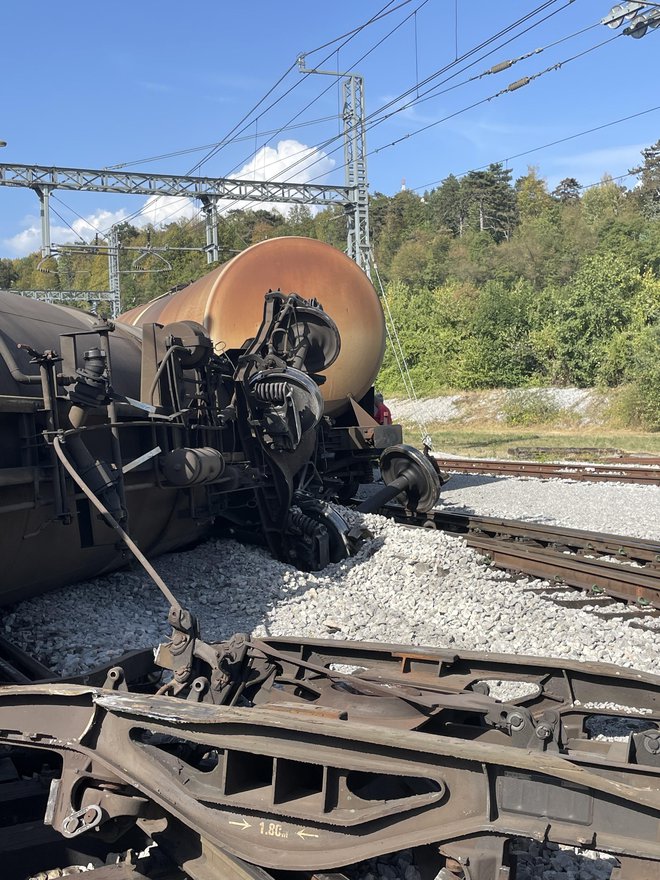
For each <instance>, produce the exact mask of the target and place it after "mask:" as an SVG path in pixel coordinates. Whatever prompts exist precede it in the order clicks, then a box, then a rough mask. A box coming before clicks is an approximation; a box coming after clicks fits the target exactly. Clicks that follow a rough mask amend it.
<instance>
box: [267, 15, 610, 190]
mask: <svg viewBox="0 0 660 880" xmlns="http://www.w3.org/2000/svg"><path fill="white" fill-rule="evenodd" d="M555 2H557V0H548V2H546V3H544V4H542V5H541V6H540V7H538V8H537V9H536V10H534V12H533V13H529V14H528V15H526V16H524V17H523V18H522V19H519V20H518V21H516V22H513V24H511V25H509V26H507V27H506V28H504V29H502V30H501V31H499V32H498V33H497V34H495V35H493V36H492V37H491V38H489V40H487V41H485V42H483V43H481V44H479V45H478V46H476V47H474V48H473V49H470V50H469V51H468V52H466V53H464V54H463V56H461V58H459V59H458V61H457V62H451V63H450V64H448V65H446V66H445V67H443V68H440V70H438V71H436V72H435V73H434V74H431V75H430V76H429V77H427V78H426V79H424V80H423V81H422V82H421V83H418V84H417V85H424V84H426V83H427V82H429V81H430V80H432V79H433V78H435V77H437V76H438V75H440V74H441V73H443V72H446V71H447V70H449V69H450V68H451V67H453V66H455V64H456V63H458V62H460V61H463V60H465V59H466V58H468V57H469V56H470V55H472V54H474V53H475V52H477V51H479V49H481V48H483V47H484V46H487V45H488V44H489V43H490V42H493V41H494V40H495V39H497V38H498V37H499V36H502V35H503V34H506V33H508V32H510V31H511V30H512V29H513V28H514V27H516V26H518V25H519V24H520V23H524V22H525V21H527V20H528V19H529V18H531V17H532V16H533V15H534V14H536V13H537V12H539V11H543V10H544V9H545V8H547V7H548V6H549V5H551V4H552V3H555ZM573 2H574V0H568V2H567V3H566V4H565V5H564V6H562V7H560V8H559V9H556V10H554V11H553V12H551V13H550V14H549V15H547V16H545V18H543V19H541V20H540V21H538V22H535V23H534V24H532V25H530V26H529V27H528V28H526V29H525V30H524V31H522V32H521V33H519V34H515V35H514V36H513V37H511V38H510V39H509V40H507V41H505V42H504V43H501V44H500V45H499V46H497V47H496V48H495V49H492V50H490V51H489V52H487V53H485V54H484V55H481V56H480V57H479V58H478V59H476V60H475V61H473V62H471V63H470V64H468V65H467V66H466V67H463V68H462V69H461V70H460V71H456V72H455V73H453V74H452V75H451V76H449V77H448V78H447V79H445V80H443V81H442V82H443V83H444V82H447V81H448V80H450V79H453V77H454V76H456V75H458V73H460V72H462V70H466V69H468V68H469V67H472V66H474V64H476V63H478V62H479V61H481V60H483V58H486V57H488V55H492V54H493V53H494V52H496V51H498V50H499V49H501V48H503V47H504V46H506V45H507V44H508V43H510V42H512V41H513V40H515V39H518V38H519V37H521V36H522V35H523V34H525V33H527V32H528V31H530V30H532V29H533V28H534V27H537V26H538V25H540V24H542V23H543V22H545V21H547V20H548V18H551V17H552V16H553V15H555V14H557V13H558V12H562V11H563V10H564V9H566V8H567V7H568V6H570V5H571V3H573ZM413 14H414V13H411V15H410V16H408V18H410V17H411V16H412V15H413ZM406 20H407V19H404V21H402V22H401V23H400V24H399V25H398V26H397V27H400V26H401V25H402V24H404V23H405V21H406ZM594 26H595V25H590V26H589V28H587V29H590V28H592V27H594ZM391 33H392V32H390V34H391ZM577 33H581V32H577ZM575 35H576V34H571V35H569V37H566V38H562V39H561V40H558V41H556V42H557V43H559V42H563V40H564V39H569V38H570V37H572V36H575ZM387 36H389V34H388V35H387ZM617 36H621V35H620V34H617ZM611 39H615V37H613V38H611ZM380 42H382V40H381V41H380ZM605 42H608V41H605ZM377 45H378V44H377ZM551 45H554V44H549V46H551ZM373 48H376V47H375V46H374V47H373ZM370 51H373V49H372V50H370ZM588 51H591V50H588ZM367 54H368V53H367ZM363 57H365V56H363ZM576 57H577V56H576ZM361 60H362V59H358V61H357V62H356V64H357V63H359V61H361ZM568 60H573V59H568ZM562 63H567V62H562ZM353 66H354V65H353ZM441 84H442V83H439V84H437V85H441ZM437 85H436V86H435V87H434V88H437ZM415 88H416V86H412V87H411V88H409V89H408V90H407V91H405V92H403V93H402V94H401V95H399V96H398V97H396V98H394V99H392V100H391V101H389V102H388V103H387V104H385V105H383V106H382V107H380V108H378V109H377V110H375V111H373V112H372V113H370V114H368V115H367V117H366V119H365V122H366V123H368V124H367V125H366V128H365V130H368V131H371V129H373V128H374V127H375V126H376V125H378V124H380V122H382V121H384V120H385V119H386V118H389V116H393V115H395V113H398V112H401V111H402V110H404V109H407V108H408V107H410V106H412V105H414V103H415V101H414V100H413V101H411V102H410V103H409V104H406V105H405V106H403V107H400V108H397V109H396V110H395V111H393V112H392V113H391V114H388V116H386V117H383V118H382V119H374V118H373V117H375V116H376V115H377V114H378V113H380V112H382V111H383V110H385V109H388V108H389V107H391V106H393V105H394V104H395V103H396V102H397V101H398V100H400V99H401V98H403V97H405V96H407V95H409V94H411V93H412V92H414V91H415ZM326 91H327V89H326ZM429 91H430V90H429ZM422 94H423V95H426V94H427V92H424V93H422ZM319 97H320V96H319ZM492 97H497V96H491V98H492ZM485 100H490V99H484V101H485ZM478 103H483V101H482V102H477V103H476V104H472V105H471V106H470V107H466V108H464V110H461V111H459V112H461V113H462V112H465V111H466V110H470V109H473V108H474V107H476V106H478ZM304 109H306V108H304ZM301 112H302V111H301ZM453 115H456V114H453ZM293 118H296V117H293ZM449 118H451V117H450V116H448V117H445V119H442V120H440V122H443V121H445V120H446V119H449ZM370 120H371V122H370V123H369V121H370ZM351 130H354V129H351ZM339 137H340V135H337V136H333V137H330V138H327V139H326V140H325V141H323V142H321V143H319V144H316V145H315V146H314V147H306V148H305V149H303V150H299V151H297V153H293V154H292V156H291V157H290V158H293V157H295V156H296V155H300V154H308V153H309V152H310V151H314V152H315V153H317V152H320V151H322V150H324V149H325V148H326V147H328V146H330V145H331V144H332V143H334V142H335V141H336V140H338V138H339ZM397 143H398V142H397ZM393 145H394V144H388V145H384V146H381V147H380V148H378V150H382V149H385V148H386V147H387V146H393ZM341 149H342V147H341V144H340V145H339V146H337V147H336V148H335V149H333V150H331V151H330V152H329V153H325V154H324V155H323V156H319V157H318V158H317V159H315V160H314V161H313V162H311V163H310V164H308V165H305V166H304V167H303V168H302V169H301V170H303V171H306V170H309V168H312V167H313V166H314V165H315V164H317V163H318V162H320V161H321V160H322V159H323V158H327V157H328V156H331V155H332V154H333V153H336V152H338V151H339V150H341ZM374 152H377V150H372V151H370V152H369V153H368V154H367V155H372V154H373V153H374ZM304 161H305V156H304V155H303V156H302V157H301V158H300V159H298V160H297V161H296V162H294V163H293V164H291V165H289V166H287V168H285V169H284V170H283V171H282V172H281V174H287V173H288V172H289V171H291V170H292V169H293V168H295V167H297V166H298V165H300V164H301V163H302V162H304ZM324 176H325V174H320V175H317V176H316V177H313V178H311V180H310V181H309V182H313V181H315V180H318V179H319V178H321V177H324Z"/></svg>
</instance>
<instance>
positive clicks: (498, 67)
mask: <svg viewBox="0 0 660 880" xmlns="http://www.w3.org/2000/svg"><path fill="white" fill-rule="evenodd" d="M512 66H513V61H500V63H499V64H494V65H493V66H492V67H491V68H490V70H487V71H486V73H501V72H502V71H503V70H508V69H509V68H510V67H512Z"/></svg>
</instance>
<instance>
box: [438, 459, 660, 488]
mask: <svg viewBox="0 0 660 880" xmlns="http://www.w3.org/2000/svg"><path fill="white" fill-rule="evenodd" d="M434 458H435V461H436V463H437V465H438V467H439V468H440V470H442V471H451V472H454V473H460V474H498V475H503V476H509V477H541V478H543V477H553V478H558V479H562V480H581V481H587V482H590V483H594V482H607V483H614V482H621V483H636V484H642V485H645V484H647V485H660V467H658V466H653V465H644V466H640V465H624V464H577V463H576V464H574V463H567V462H563V463H557V462H540V461H502V460H500V459H487V458H445V457H443V456H439V455H436V456H434Z"/></svg>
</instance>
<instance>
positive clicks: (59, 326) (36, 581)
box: [0, 293, 205, 604]
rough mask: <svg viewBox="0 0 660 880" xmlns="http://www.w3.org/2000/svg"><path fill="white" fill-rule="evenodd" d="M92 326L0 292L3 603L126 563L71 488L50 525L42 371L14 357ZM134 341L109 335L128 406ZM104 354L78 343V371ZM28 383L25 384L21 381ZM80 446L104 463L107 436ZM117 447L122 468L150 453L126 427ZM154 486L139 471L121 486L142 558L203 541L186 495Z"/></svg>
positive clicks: (136, 371) (125, 330)
mask: <svg viewBox="0 0 660 880" xmlns="http://www.w3.org/2000/svg"><path fill="white" fill-rule="evenodd" d="M97 323H98V319H97V318H95V317H94V316H92V315H88V314H86V313H85V312H82V311H78V310H77V309H71V308H67V307H65V306H60V305H49V304H47V303H43V302H37V301H35V300H32V299H27V298H25V297H21V296H18V295H16V294H13V293H0V555H1V558H2V570H1V571H0V604H6V603H7V602H11V601H15V600H17V599H23V598H25V597H27V596H29V595H31V594H33V593H37V592H43V591H44V590H48V589H51V588H53V587H58V586H62V585H64V584H68V583H73V582H75V581H79V580H83V579H84V578H87V577H93V576H95V575H98V574H101V573H103V572H105V571H110V570H112V569H115V568H118V567H120V566H122V565H125V564H126V563H127V562H128V554H126V553H125V552H124V551H123V549H122V548H121V543H120V541H119V540H118V537H117V534H116V532H115V531H114V530H113V529H111V528H110V527H109V526H108V525H106V524H105V523H104V522H103V521H102V520H101V519H100V518H99V517H98V515H97V514H96V511H95V510H94V509H92V508H90V505H89V502H88V501H87V500H86V499H85V498H84V497H82V496H81V494H80V493H79V492H77V491H74V489H73V486H72V485H69V486H68V489H67V496H66V507H67V509H68V519H67V518H64V517H58V516H57V512H56V510H55V506H54V497H55V488H54V485H53V473H54V467H53V466H54V459H53V456H52V454H50V455H49V447H47V446H46V445H45V444H44V442H43V439H42V438H43V431H44V430H48V429H49V425H48V419H47V416H46V414H45V412H44V403H43V397H42V386H41V381H40V379H39V366H38V364H35V363H31V361H32V360H33V356H32V355H31V354H30V353H29V352H28V351H27V350H25V349H19V348H18V344H22V345H28V346H30V347H31V348H32V349H34V350H35V351H36V352H40V353H41V352H44V351H46V350H52V349H57V348H58V346H60V344H61V340H60V335H61V334H69V333H80V332H85V331H89V330H90V329H91V328H92V327H93V326H94V325H95V324H97ZM141 336H142V334H141V332H140V331H139V330H137V329H135V328H131V327H126V326H124V325H118V326H117V328H116V330H115V331H113V332H112V333H111V336H110V339H111V342H110V351H111V354H112V384H113V388H114V390H115V391H116V392H117V393H119V394H122V395H127V396H129V397H133V398H139V394H140V362H141ZM105 347H106V346H105V344H104V342H103V340H102V339H101V338H100V337H99V336H98V335H96V334H94V333H90V334H89V335H85V336H82V337H78V355H79V364H78V366H82V363H83V351H84V350H89V349H94V348H101V349H104V348H105ZM28 377H30V378H31V381H25V380H26V379H27V378H28ZM60 393H62V392H60ZM57 409H58V410H59V413H60V417H61V427H62V428H64V429H67V428H70V427H71V424H70V423H69V421H68V415H67V412H68V402H67V401H66V400H65V399H62V400H61V405H60V406H59V407H58V408H57ZM93 420H94V418H93V417H92V419H91V421H92V422H93ZM84 437H85V443H86V444H87V445H88V447H89V449H90V452H91V453H92V455H93V456H94V457H95V458H96V457H99V458H102V459H103V458H106V459H108V458H109V457H110V456H111V450H110V448H109V432H108V431H107V430H103V431H94V430H91V431H89V432H88V433H86V434H85V435H84ZM121 438H122V449H123V452H124V455H125V457H127V458H128V459H131V458H133V457H135V456H137V455H138V454H140V452H143V451H145V449H148V448H149V444H150V433H146V434H145V433H144V432H143V433H142V434H138V433H137V432H136V429H135V428H131V427H129V428H127V429H125V430H122V431H121ZM145 443H146V444H147V445H146V446H145ZM151 445H153V444H151ZM153 482H154V481H153V479H151V478H150V474H149V473H148V472H147V473H146V478H145V471H140V470H136V471H132V472H131V473H130V474H127V475H126V478H125V485H126V504H127V507H128V522H129V529H130V532H131V535H132V536H133V537H134V538H135V540H136V541H137V543H138V544H139V546H140V547H141V548H142V550H144V551H145V552H146V553H149V554H156V553H162V552H164V551H167V550H172V549H175V548H176V547H179V546H182V545H183V544H187V543H190V542H191V541H194V540H197V539H199V538H200V537H203V535H204V533H205V526H204V525H202V524H200V522H199V521H197V520H194V519H191V518H190V516H189V510H190V500H189V498H188V496H187V495H185V494H184V493H183V492H181V491H177V490H176V489H174V488H172V489H162V488H158V487H157V486H156V485H154V484H153ZM150 483H151V485H150Z"/></svg>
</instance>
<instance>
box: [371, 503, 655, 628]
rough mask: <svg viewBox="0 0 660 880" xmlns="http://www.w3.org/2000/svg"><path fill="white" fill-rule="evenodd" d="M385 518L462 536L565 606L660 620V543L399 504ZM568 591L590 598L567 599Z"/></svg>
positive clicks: (492, 559) (472, 545)
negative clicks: (412, 509) (414, 511)
mask: <svg viewBox="0 0 660 880" xmlns="http://www.w3.org/2000/svg"><path fill="white" fill-rule="evenodd" d="M382 512H383V513H384V514H385V515H386V516H389V517H390V518H392V519H395V520H396V521H397V522H399V523H402V524H404V525H410V526H416V527H420V526H421V527H425V528H432V529H439V530H442V531H445V532H451V533H452V534H459V535H463V536H464V537H465V539H466V541H467V543H468V545H469V546H470V547H473V548H474V549H476V550H479V551H480V552H482V553H483V554H484V555H486V556H488V557H490V559H491V561H492V563H493V565H495V566H496V567H498V568H503V569H506V570H508V571H513V572H520V573H522V574H525V575H528V576H530V577H537V578H543V579H544V580H547V581H549V582H550V583H551V585H552V587H551V589H552V590H553V592H554V593H555V594H556V601H560V602H562V604H572V605H574V606H576V607H582V606H585V605H590V606H596V607H598V608H599V610H600V612H601V613H603V614H608V613H609V611H608V608H609V606H610V605H613V604H614V603H617V604H618V603H620V602H625V603H627V605H628V609H627V611H626V612H625V616H629V617H634V618H638V619H639V620H640V622H641V623H644V622H646V621H648V620H650V619H655V620H657V619H658V617H660V542H656V541H648V540H642V539H639V538H630V537H626V536H623V535H607V534H601V533H599V532H589V531H582V530H580V529H568V528H563V527H556V526H550V525H545V524H540V523H528V522H523V521H520V520H507V519H500V518H498V517H483V516H472V515H469V514H457V513H445V512H444V511H440V510H433V511H431V512H430V513H427V514H422V515H416V516H413V515H411V514H409V513H406V512H405V511H404V510H403V508H401V507H399V506H398V505H395V504H389V505H386V507H385V508H383V511H382ZM613 560H618V561H613ZM568 588H572V589H574V590H580V591H582V592H583V593H585V592H586V593H587V594H588V595H586V596H585V595H583V596H581V597H579V598H577V597H576V598H573V599H568V598H567V599H564V598H562V595H563V594H564V593H565V592H566V590H567V589H568ZM545 592H546V593H547V592H548V591H547V590H545ZM611 613H612V615H613V616H617V617H621V616H622V615H621V611H620V610H619V611H615V610H614V609H611Z"/></svg>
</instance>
